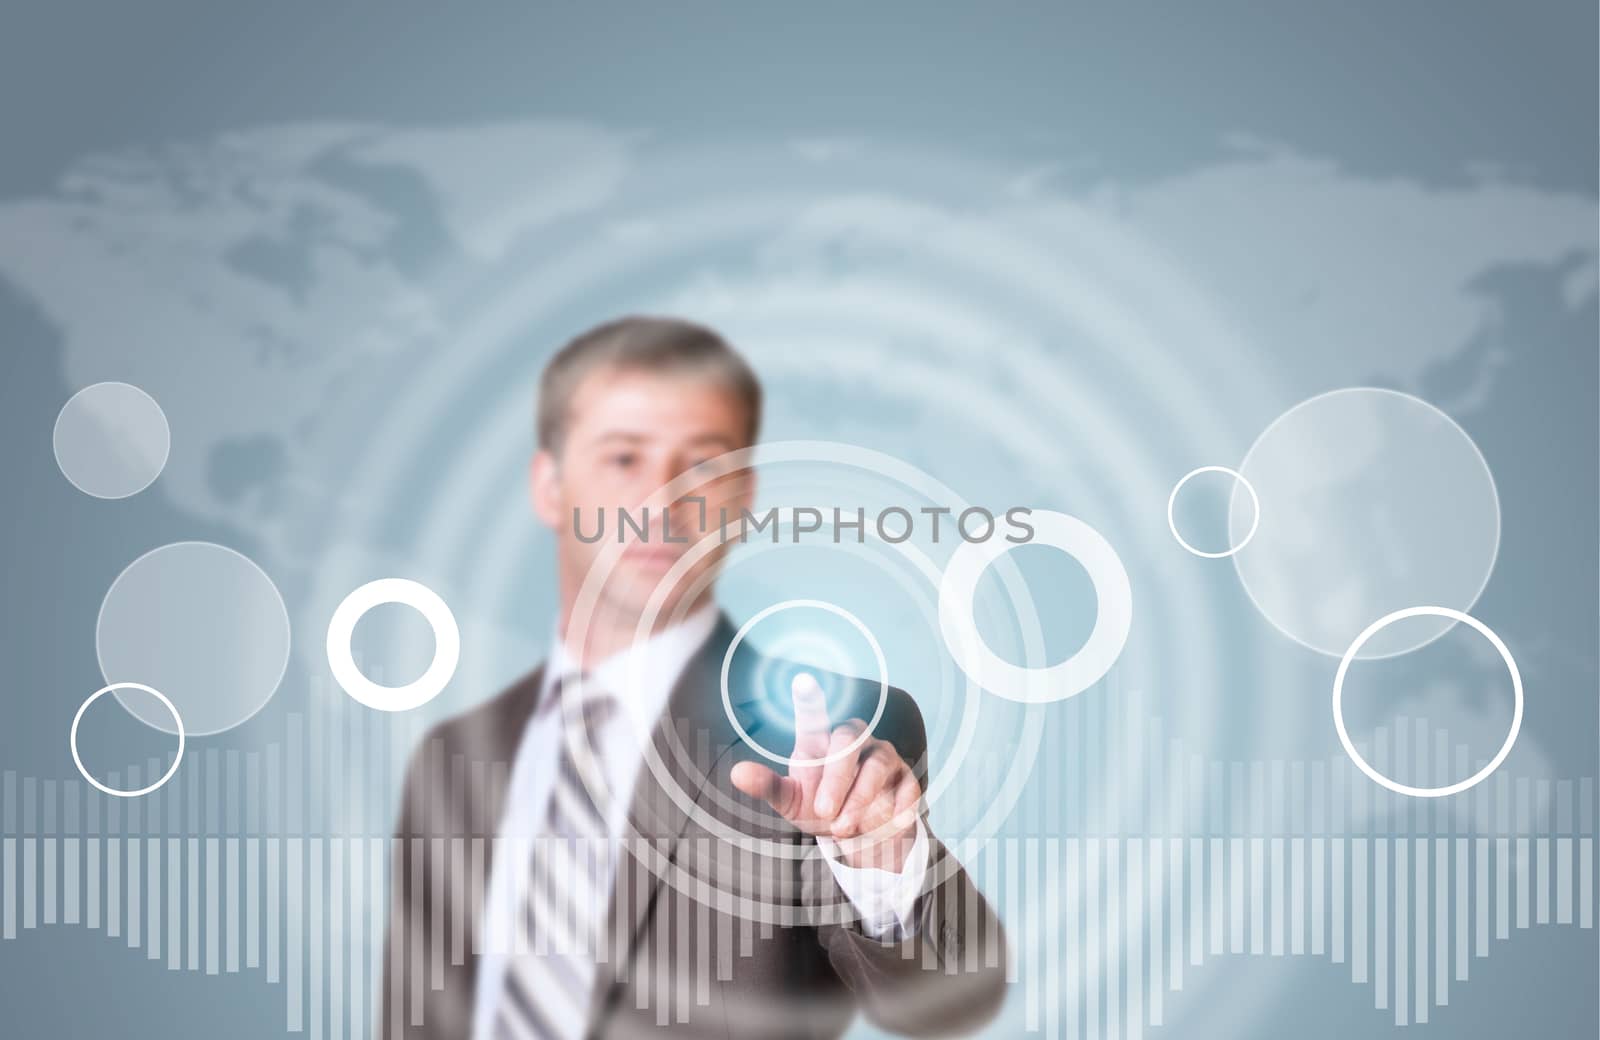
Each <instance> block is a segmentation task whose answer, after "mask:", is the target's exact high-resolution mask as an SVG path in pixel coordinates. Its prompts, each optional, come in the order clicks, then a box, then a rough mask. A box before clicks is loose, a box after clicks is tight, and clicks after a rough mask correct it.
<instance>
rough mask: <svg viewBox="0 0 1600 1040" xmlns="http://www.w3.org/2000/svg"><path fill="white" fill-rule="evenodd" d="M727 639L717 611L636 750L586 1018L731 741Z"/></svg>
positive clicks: (626, 959) (620, 965)
mask: <svg viewBox="0 0 1600 1040" xmlns="http://www.w3.org/2000/svg"><path fill="white" fill-rule="evenodd" d="M732 640H733V627H732V625H730V624H729V623H728V620H727V618H726V617H721V616H719V617H718V619H717V625H716V627H715V628H714V629H713V630H712V633H711V635H710V636H709V637H708V638H707V639H706V641H705V643H704V644H703V645H702V646H701V648H700V649H699V650H698V651H697V652H696V653H695V655H694V657H692V658H691V659H690V661H689V664H688V665H687V666H685V668H684V670H683V674H682V675H680V676H679V678H678V681H677V683H676V684H675V685H674V686H673V690H672V694H671V695H670V697H669V698H668V702H667V708H666V710H665V711H664V712H663V713H662V716H661V718H660V719H659V720H658V721H657V722H656V724H655V726H654V727H653V728H652V730H651V733H650V739H649V742H648V745H647V746H646V748H645V749H644V761H643V763H642V764H641V766H640V769H639V774H638V779H637V780H636V781H635V783H634V789H633V793H632V797H631V799H630V801H629V807H628V824H627V830H626V832H625V834H624V847H623V848H622V849H621V850H620V851H619V853H618V856H617V869H616V874H615V880H614V883H613V886H612V893H611V904H610V907H609V909H608V912H607V917H606V926H605V927H606V931H605V933H604V934H605V936H606V937H607V938H608V939H609V940H611V941H610V942H609V943H608V944H607V946H608V947H609V950H610V951H611V956H610V958H609V960H608V962H607V963H604V964H601V965H599V966H598V967H599V970H598V971H596V972H595V981H594V988H593V990H592V991H591V994H590V1009H591V1018H590V1021H591V1022H593V1023H596V1024H598V1022H599V1020H600V1018H601V1016H599V1015H596V1014H594V1013H593V1012H595V1011H596V1010H598V1009H600V1008H602V1007H603V1006H604V1002H605V1000H606V999H607V995H608V993H609V992H610V991H611V989H612V987H614V986H615V985H617V984H618V983H620V982H621V981H622V980H623V979H624V978H626V976H627V973H628V971H629V968H630V966H631V964H632V962H633V960H634V958H635V955H636V951H637V945H638V941H639V937H640V933H641V931H642V930H643V929H644V926H645V924H646V922H647V921H648V920H649V917H650V913H651V911H652V909H653V908H654V906H655V905H656V900H657V897H658V895H659V893H660V889H661V886H662V885H663V884H664V882H665V875H666V873H667V870H668V869H670V867H671V865H672V864H673V863H674V862H675V860H676V857H677V852H678V846H679V844H680V842H681V841H682V840H683V837H684V834H685V832H686V831H687V830H688V829H689V825H690V809H691V807H693V806H695V805H696V804H697V803H698V801H699V800H700V796H701V793H702V792H703V790H704V789H705V786H706V784H707V783H708V782H710V779H711V777H713V776H715V775H717V771H718V767H719V766H720V764H721V762H722V759H723V758H724V756H726V755H727V754H728V752H729V751H730V750H731V749H732V748H733V747H734V746H735V745H736V744H737V743H738V735H737V733H735V731H734V729H733V727H732V726H731V725H730V724H729V723H728V720H727V717H726V715H725V714H724V712H723V709H722V698H721V687H720V683H721V668H722V660H723V657H724V656H725V654H726V653H727V649H728V645H729V644H730V643H731V642H732ZM731 682H733V680H732V679H730V683H731Z"/></svg>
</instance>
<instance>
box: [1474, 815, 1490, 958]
mask: <svg viewBox="0 0 1600 1040" xmlns="http://www.w3.org/2000/svg"><path fill="white" fill-rule="evenodd" d="M1473 844H1474V846H1475V848H1476V851H1477V863H1476V864H1474V866H1475V867H1476V870H1475V873H1476V875H1477V876H1476V878H1474V881H1473V887H1474V888H1475V889H1476V890H1477V898H1476V899H1475V900H1474V901H1473V902H1474V907H1475V909H1476V910H1477V916H1476V918H1475V919H1474V922H1473V931H1474V932H1475V933H1476V938H1477V949H1476V953H1477V955H1478V956H1479V957H1487V956H1489V839H1488V838H1479V839H1477V841H1475V842H1474V843H1473Z"/></svg>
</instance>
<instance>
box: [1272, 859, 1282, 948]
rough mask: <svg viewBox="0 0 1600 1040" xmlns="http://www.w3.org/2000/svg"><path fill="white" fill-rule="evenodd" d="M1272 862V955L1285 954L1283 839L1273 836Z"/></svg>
mask: <svg viewBox="0 0 1600 1040" xmlns="http://www.w3.org/2000/svg"><path fill="white" fill-rule="evenodd" d="M1270 853H1271V863H1272V875H1271V877H1272V933H1271V935H1272V956H1274V957H1282V956H1283V839H1282V838H1273V839H1272V845H1271V847H1270Z"/></svg>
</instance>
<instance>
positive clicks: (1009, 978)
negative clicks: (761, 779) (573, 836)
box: [490, 838, 1024, 985]
mask: <svg viewBox="0 0 1600 1040" xmlns="http://www.w3.org/2000/svg"><path fill="white" fill-rule="evenodd" d="M1017 841H1018V839H1016V838H1007V839H1006V840H1005V849H1006V852H1005V857H1004V860H1005V862H1004V867H1005V875H1006V883H1005V887H1004V888H1003V889H1002V890H1001V891H1003V892H1005V894H1006V919H1007V920H1010V921H1020V920H1021V918H1020V917H1018V916H1017V915H1018V914H1020V913H1022V907H1023V906H1024V903H1023V901H1022V882H1021V880H1020V874H1021V870H1022V857H1021V855H1020V854H1019V852H1018V849H1017ZM495 843H496V846H497V847H496V851H495V859H496V861H497V862H504V860H502V859H500V857H501V856H502V855H504V853H502V852H500V851H499V848H498V846H499V843H500V839H498V838H496V839H495ZM752 858H753V854H752V852H751V851H750V849H749V848H748V847H745V848H741V849H740V850H739V860H740V862H739V870H740V871H741V873H743V874H744V876H746V877H748V876H749V875H750V872H751V870H752V866H751V863H752ZM500 876H501V877H504V876H505V872H504V871H502V872H501V874H500ZM490 883H491V885H492V884H493V879H491V881H490ZM497 931H500V929H498V928H495V927H494V926H493V925H492V924H491V925H490V937H491V939H492V938H493V935H494V933H495V932H497ZM750 933H751V929H750V916H749V915H748V914H740V915H739V944H740V945H739V956H741V957H747V956H749V955H750V951H751V949H752V936H751V934H750ZM1017 945H1019V944H1018V943H1017V942H1016V940H1015V939H1013V938H1011V937H1009V936H1008V937H1007V939H1006V947H1007V953H1008V954H1009V956H1007V957H1006V982H1008V983H1010V984H1011V985H1016V983H1017V980H1018V979H1019V978H1021V965H1020V963H1019V962H1020V960H1021V958H1020V957H1018V956H1016V954H1015V953H1014V952H1013V949H1014V947H1016V946H1017ZM617 947H618V950H619V951H620V950H621V947H622V943H621V942H620V941H619V942H618V943H617ZM618 956H621V953H620V952H619V953H618Z"/></svg>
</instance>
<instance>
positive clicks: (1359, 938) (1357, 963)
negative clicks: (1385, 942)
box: [1350, 838, 1367, 983]
mask: <svg viewBox="0 0 1600 1040" xmlns="http://www.w3.org/2000/svg"><path fill="white" fill-rule="evenodd" d="M1350 981H1351V982H1357V983H1362V982H1366V981H1367V839H1366V838H1351V839H1350Z"/></svg>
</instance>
